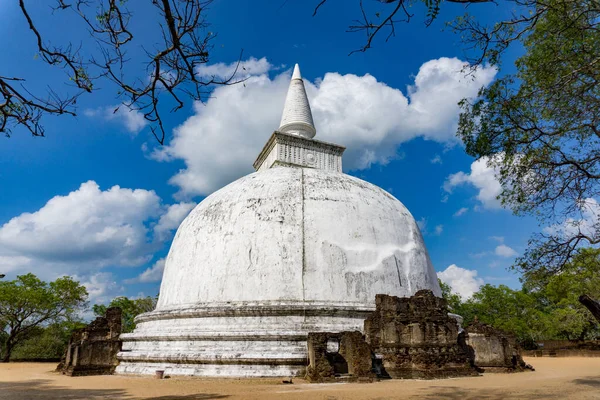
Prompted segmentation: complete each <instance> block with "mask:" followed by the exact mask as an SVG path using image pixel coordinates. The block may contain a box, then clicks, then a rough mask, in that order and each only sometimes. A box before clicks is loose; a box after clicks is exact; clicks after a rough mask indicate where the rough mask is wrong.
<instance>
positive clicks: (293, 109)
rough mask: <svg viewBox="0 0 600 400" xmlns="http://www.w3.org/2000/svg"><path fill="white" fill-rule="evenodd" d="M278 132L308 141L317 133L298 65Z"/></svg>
mask: <svg viewBox="0 0 600 400" xmlns="http://www.w3.org/2000/svg"><path fill="white" fill-rule="evenodd" d="M278 130H279V131H280V132H284V133H289V134H292V135H297V136H302V137H305V138H308V139H312V138H313V137H314V136H315V134H316V133H317V130H316V129H315V124H314V122H313V118H312V113H311V112H310V104H309V103H308V97H307V96H306V90H305V89H304V82H303V81H302V75H300V67H299V66H298V64H296V66H295V67H294V73H293V74H292V80H291V82H290V87H289V89H288V92H287V96H286V98H285V105H284V107H283V115H282V116H281V124H280V126H279V129H278Z"/></svg>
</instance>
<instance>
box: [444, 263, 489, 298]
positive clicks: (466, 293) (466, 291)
mask: <svg viewBox="0 0 600 400" xmlns="http://www.w3.org/2000/svg"><path fill="white" fill-rule="evenodd" d="M437 276H438V278H440V279H441V281H442V282H444V283H446V284H447V285H449V286H450V288H451V289H452V291H453V292H454V293H456V294H458V295H460V297H461V298H462V299H463V300H467V299H470V298H471V297H472V296H473V293H475V292H477V291H478V290H479V287H480V286H481V285H483V284H484V282H483V279H481V278H478V277H477V271H475V270H469V269H464V268H460V267H459V266H457V265H456V264H452V265H450V266H449V267H448V268H446V269H445V270H444V271H442V272H438V273H437Z"/></svg>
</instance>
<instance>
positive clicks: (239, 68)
mask: <svg viewBox="0 0 600 400" xmlns="http://www.w3.org/2000/svg"><path fill="white" fill-rule="evenodd" d="M272 69H273V65H271V63H269V61H267V59H266V58H265V57H263V58H261V59H260V60H258V59H256V58H254V57H250V58H249V59H247V60H246V61H241V62H240V63H239V64H238V63H237V62H234V63H231V64H225V63H217V64H211V65H208V64H201V65H199V66H198V67H197V68H196V74H197V75H198V76H199V77H200V78H208V79H212V78H214V79H229V78H231V77H232V76H233V75H234V74H235V76H234V79H243V78H247V77H248V76H253V75H262V74H266V73H267V72H269V71H270V70H272Z"/></svg>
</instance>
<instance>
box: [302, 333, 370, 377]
mask: <svg viewBox="0 0 600 400" xmlns="http://www.w3.org/2000/svg"><path fill="white" fill-rule="evenodd" d="M371 355H372V352H371V348H370V347H369V345H368V344H367V343H366V342H365V340H364V338H363V335H362V333H360V332H356V331H355V332H337V333H331V332H311V333H309V334H308V358H309V360H310V365H309V367H308V369H307V375H306V376H307V379H308V380H309V381H311V382H326V381H332V380H335V379H336V378H340V377H343V378H345V379H347V380H350V381H356V380H359V381H369V382H371V381H372V380H373V378H374V377H375V374H374V373H373V372H372V369H373V365H372V360H371V358H372V357H371Z"/></svg>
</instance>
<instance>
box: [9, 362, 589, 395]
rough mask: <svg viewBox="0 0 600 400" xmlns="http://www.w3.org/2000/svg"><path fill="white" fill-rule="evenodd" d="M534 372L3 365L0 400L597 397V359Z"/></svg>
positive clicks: (545, 365)
mask: <svg viewBox="0 0 600 400" xmlns="http://www.w3.org/2000/svg"><path fill="white" fill-rule="evenodd" d="M526 361H527V362H529V363H531V364H533V366H534V367H535V368H536V371H535V372H525V373H519V374H486V375H484V376H481V377H474V378H459V379H447V380H435V381H416V380H390V381H382V382H377V383H371V384H368V383H365V384H323V385H314V384H306V383H304V382H302V381H301V380H296V379H295V380H294V384H293V385H284V384H282V383H281V379H248V380H246V379H235V380H234V379H192V378H172V379H164V380H156V379H152V378H149V377H125V376H91V377H77V378H71V377H67V376H63V375H59V374H56V373H54V372H52V369H53V367H54V365H50V364H34V363H14V364H0V399H10V400H25V399H27V400H29V399H44V400H45V399H48V400H50V399H65V400H74V399H92V400H96V399H117V400H120V399H131V400H134V399H135V400H138V399H146V400H208V399H228V400H229V399H282V398H286V399H301V400H312V399H327V400H333V399H428V400H429V399H430V400H433V399H436V400H437V399H448V400H470V399H473V400H475V399H477V400H479V399H487V400H500V399H600V358H533V359H528V360H526Z"/></svg>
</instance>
